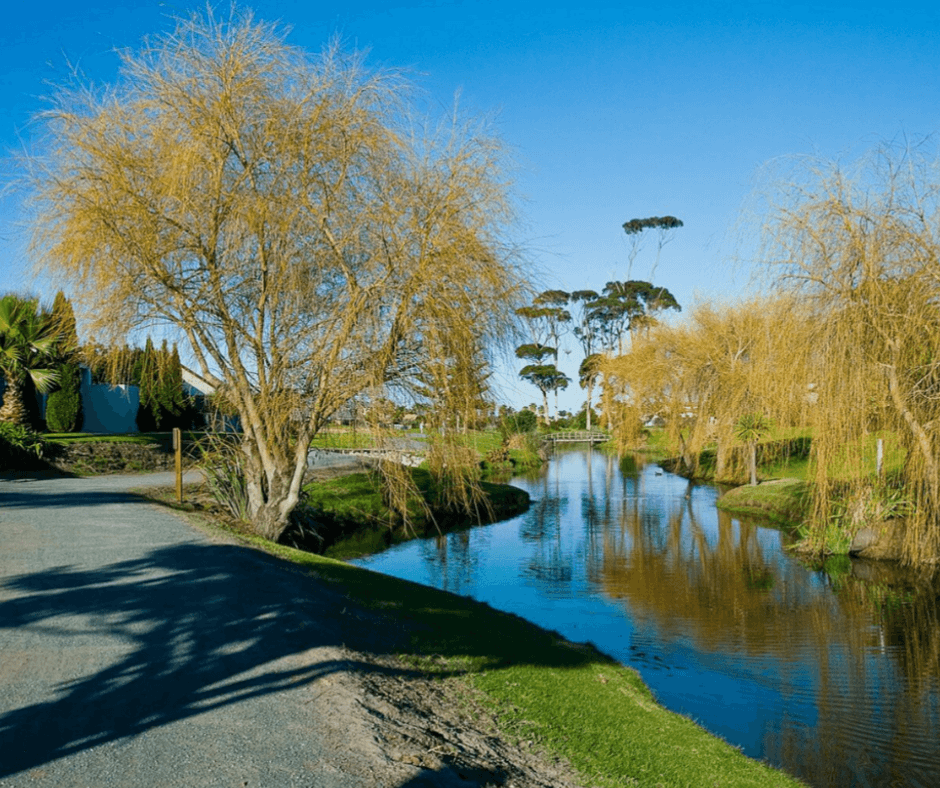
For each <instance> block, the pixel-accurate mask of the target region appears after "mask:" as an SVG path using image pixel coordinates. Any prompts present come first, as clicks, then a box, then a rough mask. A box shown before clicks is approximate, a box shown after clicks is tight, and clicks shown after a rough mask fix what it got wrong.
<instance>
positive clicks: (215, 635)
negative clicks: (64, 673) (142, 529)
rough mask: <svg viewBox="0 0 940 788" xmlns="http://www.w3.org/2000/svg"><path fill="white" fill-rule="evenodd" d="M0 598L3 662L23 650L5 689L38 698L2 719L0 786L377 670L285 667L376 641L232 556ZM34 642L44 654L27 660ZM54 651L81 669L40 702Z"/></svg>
mask: <svg viewBox="0 0 940 788" xmlns="http://www.w3.org/2000/svg"><path fill="white" fill-rule="evenodd" d="M126 497H127V496H125V495H120V494H101V495H100V497H98V498H97V499H96V500H98V502H110V501H112V499H116V500H119V501H120V502H124V501H125V500H126ZM48 503H49V505H54V502H51V501H50V502H48ZM0 587H2V588H3V590H4V591H5V592H6V595H7V598H6V599H5V600H4V601H2V602H0V638H2V639H3V640H4V641H6V642H5V647H4V651H5V652H6V657H7V658H8V659H13V660H15V659H16V653H17V652H16V649H17V647H18V646H19V645H23V643H24V641H23V638H26V639H27V640H28V641H29V643H28V645H26V646H24V649H23V650H22V651H21V652H19V653H20V654H21V655H22V654H26V655H27V656H26V657H25V659H24V658H22V657H21V659H20V663H21V664H19V665H17V664H16V663H15V662H12V663H8V665H7V667H6V669H5V670H4V671H3V672H4V673H6V677H5V681H7V680H8V679H9V677H10V675H11V672H12V673H13V676H14V678H15V680H16V684H15V685H12V686H13V687H17V688H18V689H17V692H19V691H20V690H19V688H20V687H22V686H27V687H28V686H29V685H30V684H32V685H33V686H37V687H39V688H40V691H41V694H42V699H41V700H35V701H34V702H28V701H27V702H25V703H21V704H20V705H19V707H17V708H10V705H12V704H8V703H6V702H4V703H2V705H0V779H2V778H3V777H6V776H9V775H12V774H15V773H17V772H21V771H23V770H26V769H31V768H35V767H37V766H40V765H42V764H44V763H47V762H49V761H52V760H54V759H58V758H62V757H64V756H68V755H70V754H73V753H76V752H80V751H82V750H85V749H88V748H91V747H95V746H98V745H101V744H103V743H106V742H110V741H114V740H117V739H122V738H125V737H130V736H134V735H137V734H140V733H142V732H144V731H146V730H148V729H151V728H155V727H158V726H163V725H166V724H168V723H172V722H174V721H176V720H181V719H185V718H188V717H191V716H194V715H200V714H205V713H206V712H209V711H211V710H213V709H218V708H220V707H224V706H230V705H232V704H237V703H239V702H242V701H244V700H247V699H250V698H252V697H256V696H259V695H264V694H269V693H275V692H281V691H284V690H288V689H291V688H294V687H297V686H299V685H303V684H308V683H310V682H313V681H316V680H317V679H318V678H320V677H322V676H325V675H327V674H330V673H332V672H334V671H340V670H344V671H345V670H351V669H363V670H382V668H378V667H376V666H374V665H371V664H370V665H357V664H353V663H351V662H349V661H344V660H331V661H317V660H315V659H312V658H310V657H309V656H308V657H298V658H296V659H294V660H287V661H286V662H285V659H284V658H285V657H291V656H292V655H303V654H304V652H307V651H308V650H310V649H312V648H314V647H317V646H341V645H343V644H349V645H353V644H355V645H356V646H359V647H361V646H368V645H377V644H376V642H375V641H376V640H377V639H379V638H382V639H387V637H388V633H380V632H379V630H378V629H377V628H376V627H375V626H374V622H370V621H368V620H367V618H368V614H367V613H360V614H358V615H350V613H349V612H347V606H348V603H347V602H346V601H345V600H344V597H343V596H342V595H341V594H340V593H337V592H333V591H332V589H330V588H328V587H327V586H326V584H324V583H318V582H316V581H314V580H313V579H312V578H310V577H309V575H306V574H305V573H303V572H302V571H298V570H293V569H292V568H290V567H289V566H285V565H284V564H283V562H280V561H278V560H276V559H273V558H271V557H269V556H266V555H264V554H261V553H258V552H256V551H254V550H250V549H248V548H244V547H240V546H235V545H225V544H221V545H220V544H184V545H176V546H172V547H165V548H160V549H155V550H153V551H152V552H150V553H149V554H148V555H147V556H146V557H145V558H142V559H139V560H132V561H125V562H122V563H116V564H113V565H110V566H107V567H105V568H100V569H94V570H84V569H76V568H73V567H69V566H64V567H58V568H54V569H49V570H45V571H42V572H37V573H33V574H27V575H21V576H17V577H12V578H8V579H6V580H5V581H3V582H2V583H0ZM40 641H41V643H42V645H41V650H44V651H46V653H45V654H43V653H36V644H37V643H39V642H40ZM387 645H388V644H387ZM57 650H59V651H62V652H67V653H68V654H70V655H71V654H74V655H75V660H76V662H75V665H76V667H75V669H76V670H77V671H79V672H81V670H82V669H83V668H84V666H86V665H88V666H89V667H88V669H86V670H85V671H84V672H85V675H81V676H80V677H78V678H75V679H73V680H71V681H68V682H64V683H62V684H60V685H59V686H56V687H54V693H50V692H49V691H48V690H49V687H48V681H49V679H48V678H46V677H44V676H43V675H42V674H41V672H40V670H41V667H42V666H43V665H45V664H49V662H54V663H56V664H62V663H63V662H64V661H63V660H62V658H61V656H59V655H58V654H57V653H56V651H57ZM50 652H51V655H50ZM33 660H35V661H33ZM96 660H97V661H96ZM30 663H32V664H30ZM11 689H12V688H11ZM32 697H34V698H35V697H38V694H35V693H34V695H33V696H32ZM4 707H6V708H4Z"/></svg>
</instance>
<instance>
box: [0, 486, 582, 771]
mask: <svg viewBox="0 0 940 788" xmlns="http://www.w3.org/2000/svg"><path fill="white" fill-rule="evenodd" d="M147 484H153V485H159V486H170V485H171V484H172V475H171V474H162V473H161V474H151V475H147V476H136V477H134V476H105V477H96V478H90V479H74V478H19V479H9V478H7V479H0V786H3V788H8V787H9V786H129V787H130V788H144V787H145V786H146V788H151V787H152V786H159V788H171V787H173V786H181V787H182V786H186V787H187V788H191V787H192V786H232V787H235V786H239V787H240V788H245V787H246V786H252V787H254V786H258V787H259V788H279V787H280V786H316V788H333V787H334V786H335V787H336V788H351V787H353V786H356V787H358V786H370V787H371V786H408V788H417V787H418V786H431V785H435V786H451V785H453V786H456V785H461V786H471V785H477V786H483V785H506V786H519V788H530V787H534V786H548V785H569V784H571V783H569V780H568V778H569V777H570V774H569V772H568V771H567V770H566V769H565V768H564V767H563V766H562V765H558V764H552V763H548V762H545V763H543V762H542V761H541V760H540V756H536V755H531V756H530V755H525V754H522V755H520V754H518V753H515V752H514V750H513V748H511V747H510V746H509V745H506V744H505V743H504V742H501V741H500V740H499V738H498V737H497V736H493V735H492V734H493V731H492V730H487V729H485V728H486V726H485V724H484V723H485V720H483V718H482V717H481V716H480V715H477V719H476V721H475V722H474V723H473V725H476V726H477V727H476V728H474V727H473V725H470V726H469V727H468V725H467V724H465V723H466V720H462V719H460V718H459V713H458V712H457V711H455V709H456V707H457V706H466V703H465V702H464V703H462V704H458V703H456V702H450V701H448V700H447V697H446V694H447V691H448V690H447V687H445V686H443V685H442V683H441V682H429V681H427V680H426V679H423V678H421V677H417V676H412V675H409V673H408V671H407V670H405V669H403V668H401V667H399V666H397V664H396V663H395V662H394V660H392V659H390V658H388V657H387V656H383V653H384V652H385V651H387V646H388V643H387V640H388V637H389V631H388V626H387V624H383V622H382V621H380V620H378V619H377V618H376V616H378V615H379V614H377V613H372V612H368V611H365V610H356V609H353V608H352V606H351V605H350V604H349V603H348V601H347V600H345V599H344V598H343V597H342V595H341V594H340V593H338V592H337V591H336V590H334V589H333V588H331V587H329V586H328V585H326V584H324V583H322V582H319V581H316V580H314V579H313V578H311V577H310V576H309V575H307V574H305V573H303V572H300V571H298V570H296V569H294V568H293V567H291V566H290V565H288V564H284V563H283V562H280V561H277V560H275V559H273V558H270V557H268V556H266V555H264V554H263V553H260V552H257V551H255V550H251V549H248V548H246V547H243V546H240V545H238V544H235V543H231V542H227V541H224V540H222V539H221V538H219V539H216V538H212V537H208V536H206V535H204V534H202V533H201V532H199V531H197V530H195V529H194V528H192V527H191V526H189V525H188V524H186V523H185V522H184V521H183V520H182V519H180V518H179V517H177V516H176V515H175V514H172V513H171V512H169V511H167V510H166V509H163V508H161V507H159V506H157V505H155V504H151V503H146V502H144V501H142V500H141V499H139V498H135V497H134V496H132V495H129V494H128V493H127V490H129V489H131V488H137V487H141V486H144V485H147ZM380 641H381V642H380ZM452 700H453V699H451V701H452ZM463 700H464V701H465V700H466V699H465V698H464V699H463ZM435 706H437V708H435ZM451 707H454V708H451ZM455 715H456V716H455ZM481 720H482V721H481ZM454 731H456V734H459V735H456V734H453V735H452V733H453V732H454ZM442 742H444V743H446V744H447V745H448V747H444V748H442V747H441V746H439V745H440V744H441V743H442ZM429 750H431V751H435V752H441V751H446V752H449V753H451V756H450V757H449V758H447V759H442V758H440V757H436V756H434V757H432V756H431V755H429V753H428V751H429Z"/></svg>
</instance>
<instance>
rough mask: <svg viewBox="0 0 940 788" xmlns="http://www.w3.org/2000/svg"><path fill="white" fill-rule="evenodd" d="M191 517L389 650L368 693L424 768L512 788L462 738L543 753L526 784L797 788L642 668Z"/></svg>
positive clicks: (421, 589) (482, 610)
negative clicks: (390, 667) (277, 563)
mask: <svg viewBox="0 0 940 788" xmlns="http://www.w3.org/2000/svg"><path fill="white" fill-rule="evenodd" d="M164 497H171V496H169V495H166V496H164ZM186 516H187V517H189V518H191V519H193V520H194V521H195V524H196V525H197V527H199V528H200V529H202V530H204V531H207V532H208V533H212V534H217V535H221V536H224V537H225V538H236V539H238V540H239V541H240V542H242V543H243V544H247V545H251V546H253V547H255V548H256V549H260V550H263V551H265V552H267V553H269V554H271V555H276V556H278V557H279V558H281V559H283V560H285V561H289V562H291V563H292V564H294V565H295V566H297V567H298V568H302V569H303V570H304V571H306V572H309V573H310V574H311V576H313V577H315V578H316V579H317V580H318V581H320V582H323V583H325V584H327V585H328V586H329V588H330V589H331V591H332V592H335V593H338V594H340V595H342V596H343V598H344V599H346V600H347V601H348V603H349V604H348V607H347V608H344V610H343V613H344V614H346V615H350V616H363V617H366V616H367V617H368V618H369V620H370V628H371V630H372V631H373V632H375V633H376V637H377V640H378V641H379V642H377V643H376V646H375V649H374V650H373V651H372V652H371V653H369V654H365V655H363V658H364V659H368V660H373V661H375V660H377V661H379V662H383V661H384V662H388V663H389V664H391V663H394V665H395V666H397V669H396V671H395V673H397V675H394V676H393V675H389V676H388V679H387V680H386V678H384V677H383V674H382V673H381V672H380V671H371V672H370V673H369V691H370V693H372V695H373V696H374V697H375V698H378V699H379V700H378V701H375V700H373V701H371V703H372V704H373V705H374V706H377V707H380V708H382V709H383V710H384V711H383V714H386V715H389V716H391V717H392V718H394V717H395V715H396V714H398V713H399V712H400V711H401V710H402V709H410V711H409V713H410V714H411V715H412V716H413V717H414V718H415V719H418V720H419V721H420V727H421V732H420V735H419V736H418V740H421V741H424V742H425V745H426V747H425V756H424V757H425V760H426V761H427V763H428V766H427V767H426V768H433V769H435V770H437V769H438V767H437V766H435V765H434V764H436V763H440V762H441V761H443V762H444V763H445V764H446V763H457V762H458V761H460V759H463V761H461V762H463V763H464V764H465V766H464V767H463V768H465V769H469V768H471V766H469V765H468V764H469V763H470V762H471V761H473V762H474V763H476V764H477V765H476V766H475V767H473V768H477V769H479V771H477V772H476V773H475V776H474V779H476V781H477V783H478V784H481V785H482V784H485V783H486V782H491V783H492V784H507V777H508V775H506V774H504V775H503V776H502V777H499V778H498V779H497V777H498V775H494V776H493V777H492V778H489V777H487V775H488V774H492V773H493V772H492V770H490V771H486V769H488V768H489V767H488V766H487V765H486V763H487V761H486V756H485V755H484V756H481V755H480V754H479V753H477V755H475V756H473V757H471V755H470V754H468V753H467V752H466V751H465V745H464V742H465V741H471V740H473V739H474V737H477V738H478V739H479V738H480V737H483V738H484V740H485V737H486V736H488V737H489V740H491V741H492V742H493V743H494V747H495V745H497V744H501V745H502V747H501V751H511V752H517V753H519V754H520V755H522V756H525V757H527V758H529V757H530V754H535V755H533V756H531V757H535V756H537V758H536V760H538V761H539V763H541V764H542V766H538V767H536V766H534V765H532V764H533V763H534V762H535V761H532V762H531V763H530V764H529V766H527V767H525V768H528V769H529V770H530V771H529V774H530V781H529V782H527V783H526V782H522V781H520V780H518V779H516V778H515V777H513V778H512V780H511V782H513V784H516V785H520V786H524V785H544V786H550V785H563V784H565V783H564V782H563V781H562V780H561V779H560V778H559V776H558V771H557V770H558V769H559V768H561V765H563V764H564V763H565V762H567V763H570V764H571V766H572V767H573V769H574V770H576V772H577V773H578V775H577V776H576V777H572V778H571V779H572V780H573V782H570V783H568V784H578V785H592V786H594V785H596V786H627V785H637V784H648V785H664V786H688V785H723V786H744V785H748V786H795V785H799V784H800V783H798V782H797V781H796V780H794V779H792V778H790V777H788V776H787V775H785V774H783V773H781V772H779V771H776V770H774V769H772V768H770V767H768V766H766V765H763V764H760V763H758V762H756V761H753V760H751V759H749V758H747V757H745V756H744V755H742V754H741V753H740V752H739V751H738V750H737V749H736V748H734V747H731V746H730V745H728V744H726V743H724V742H723V741H721V740H720V739H718V738H716V737H714V736H712V735H711V734H709V733H707V732H706V731H705V730H703V729H702V728H700V727H699V726H697V725H696V724H695V723H694V722H692V721H691V720H689V719H687V718H684V717H682V716H680V715H677V714H674V713H672V712H669V711H667V710H665V709H664V708H662V707H661V706H659V705H658V704H657V703H656V702H655V700H654V699H653V697H652V695H651V693H650V691H649V690H648V688H647V687H646V686H645V684H644V683H643V682H642V680H641V679H640V677H639V676H638V674H637V673H636V672H635V671H633V670H632V669H630V668H626V667H624V666H622V665H620V664H619V663H617V662H615V661H614V660H612V659H610V658H609V657H606V656H605V655H603V654H601V653H600V652H599V651H597V650H596V649H595V648H593V647H592V646H590V645H584V644H576V643H572V642H570V641H568V640H566V639H564V638H562V637H561V636H559V635H557V634H555V633H553V632H550V631H547V630H544V629H541V628H539V627H537V626H535V625H533V624H530V623H528V622H526V621H524V620H522V619H520V618H518V617H516V616H513V615H509V614H505V613H501V612H499V611H496V610H494V609H492V608H491V607H489V606H488V605H485V604H482V603H478V602H475V601H473V600H470V599H468V598H464V597H459V596H455V595H452V594H449V593H447V592H444V591H437V590H434V589H431V588H428V587H425V586H420V585H417V584H414V583H410V582H408V581H404V580H397V579H394V578H391V577H388V576H385V575H381V574H377V573H374V572H371V571H369V570H366V569H362V568H358V567H353V566H350V565H348V564H345V563H342V562H340V561H336V560H332V559H329V558H326V557H323V556H317V555H313V554H310V553H304V552H301V551H298V550H294V549H291V548H288V547H284V546H281V545H275V544H272V543H270V542H266V541H264V540H261V539H259V538H257V537H253V536H250V535H246V534H235V533H233V532H232V531H231V530H229V529H227V528H226V526H225V524H224V523H221V522H219V521H217V520H215V519H213V518H209V517H207V516H205V514H200V513H196V512H189V513H187V514H186ZM332 623H333V622H324V626H327V625H331V624H332ZM390 673H391V672H390ZM461 709H463V710H464V712H463V713H460V710H461ZM435 720H442V721H443V722H442V723H435V722H434V721H435ZM415 724H417V723H415ZM435 724H436V725H437V728H436V729H435V730H434V731H432V730H431V728H433V727H434V725H435ZM491 725H492V726H496V727H495V729H492V730H490V732H489V733H485V734H484V733H482V732H481V731H484V730H485V729H487V727H488V726H491ZM445 729H446V730H445ZM402 730H412V731H413V729H412V728H409V727H408V726H407V725H405V726H404V727H403V728H402ZM432 734H433V735H432ZM422 737H423V738H422ZM383 746H386V747H392V746H393V743H391V742H385V743H384V744H383ZM409 757H413V756H409ZM474 758H475V759H476V760H475V761H474V760H473V759H474ZM530 760H531V759H530ZM481 762H482V765H481ZM546 764H547V765H548V766H545V765H546ZM448 768H450V767H448ZM520 768H521V767H520ZM543 768H549V771H548V772H544V771H542V772H540V771H538V769H543ZM552 769H554V770H555V773H552V772H551V770H552ZM533 770H535V771H533ZM471 773H472V772H471ZM520 773H521V772H520ZM572 774H573V773H572ZM428 776H429V777H430V778H431V780H432V781H433V779H434V775H433V774H431V773H429V774H428ZM538 780H541V782H538ZM416 784H417V783H416ZM428 784H436V783H433V782H429V783H428Z"/></svg>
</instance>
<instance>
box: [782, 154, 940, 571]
mask: <svg viewBox="0 0 940 788" xmlns="http://www.w3.org/2000/svg"><path fill="white" fill-rule="evenodd" d="M776 183H777V186H776V188H775V189H774V190H773V191H772V192H770V195H769V198H768V201H767V204H766V215H767V217H768V219H767V225H766V230H767V234H766V246H765V249H764V259H765V260H766V261H767V262H768V263H769V264H770V265H771V267H772V271H773V273H774V274H775V275H776V278H777V281H778V284H779V286H780V287H781V288H782V289H784V290H786V291H790V292H793V293H795V294H797V295H798V296H799V298H800V299H801V300H803V301H804V302H805V303H806V304H807V306H808V307H809V308H810V309H811V310H812V315H813V321H814V329H815V330H814V343H815V350H816V355H815V358H816V362H817V369H816V374H817V376H818V384H819V385H818V398H819V399H818V403H817V406H816V407H815V409H814V410H815V419H814V438H813V446H814V455H815V459H816V462H815V468H816V490H817V500H816V514H817V517H816V523H817V525H819V527H820V528H822V527H823V526H824V525H825V524H826V523H830V522H831V521H832V515H833V513H834V510H833V505H834V504H835V502H836V501H838V502H839V506H840V507H843V506H847V507H848V508H849V509H851V510H853V511H852V515H853V516H850V517H843V518H842V523H843V528H845V529H847V530H850V531H851V529H853V528H854V529H857V527H858V526H859V525H860V524H862V523H864V522H865V521H870V520H872V519H878V518H879V517H880V516H887V515H889V514H890V511H887V510H886V508H885V504H886V503H888V504H889V503H890V501H891V500H892V499H897V495H898V493H899V494H900V495H901V497H902V498H903V500H904V502H905V504H906V505H907V506H909V507H910V508H912V513H911V514H910V515H909V516H908V517H907V527H906V529H905V535H904V545H903V553H904V557H905V559H906V560H907V561H909V562H918V561H922V560H937V558H938V556H940V434H938V425H940V330H938V325H940V322H938V319H940V312H938V305H940V170H938V161H937V157H936V154H935V152H934V151H931V150H930V149H929V147H928V146H922V147H920V148H915V149H910V148H906V149H899V148H891V147H884V148H880V149H878V150H876V151H874V152H872V153H870V154H868V155H866V156H864V157H862V158H861V159H859V160H858V161H857V162H854V163H851V164H848V165H845V164H840V163H837V162H824V161H816V160H811V159H801V160H798V161H797V162H796V164H795V166H794V167H793V169H792V170H791V171H789V172H786V173H783V174H782V175H778V176H777V177H776ZM876 435H891V436H896V437H897V440H898V442H899V443H900V445H901V447H902V448H903V450H904V454H905V459H904V464H903V470H902V471H901V472H900V474H899V475H898V476H896V477H895V478H894V479H893V480H890V479H889V480H882V479H878V478H876V476H875V466H874V462H873V458H872V457H871V456H869V455H870V453H871V444H872V442H873V438H874V437H875V436H876ZM891 483H893V485H894V488H895V490H894V492H893V493H892V492H890V491H887V490H886V489H885V485H886V484H891ZM888 508H890V507H888ZM848 536H849V537H850V536H851V533H849V534H848Z"/></svg>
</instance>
